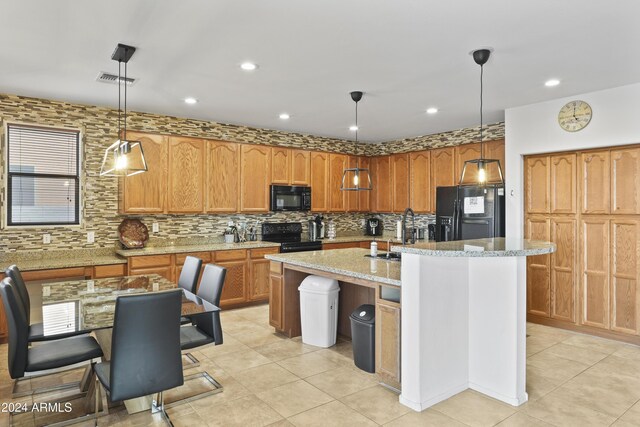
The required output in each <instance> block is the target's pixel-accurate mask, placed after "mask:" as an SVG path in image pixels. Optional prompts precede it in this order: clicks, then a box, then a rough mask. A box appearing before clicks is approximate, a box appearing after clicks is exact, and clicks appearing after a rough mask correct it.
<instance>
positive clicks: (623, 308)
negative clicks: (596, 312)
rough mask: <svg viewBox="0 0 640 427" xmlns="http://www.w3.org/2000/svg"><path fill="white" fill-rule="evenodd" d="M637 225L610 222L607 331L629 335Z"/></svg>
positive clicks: (634, 315)
mask: <svg viewBox="0 0 640 427" xmlns="http://www.w3.org/2000/svg"><path fill="white" fill-rule="evenodd" d="M612 154H613V153H612ZM639 224H640V223H639V222H638V220H636V219H633V220H631V219H617V218H615V219H612V220H611V278H610V279H611V291H610V298H611V304H610V307H611V330H613V331H617V332H622V333H625V334H631V335H638V332H639V331H638V323H639V319H638V315H639V310H638V300H639V298H638V275H639V269H638V248H639V247H640V245H639V244H640V241H639V239H638V231H639V227H638V225H639Z"/></svg>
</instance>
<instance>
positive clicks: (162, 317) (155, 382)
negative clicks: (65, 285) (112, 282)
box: [94, 289, 184, 425]
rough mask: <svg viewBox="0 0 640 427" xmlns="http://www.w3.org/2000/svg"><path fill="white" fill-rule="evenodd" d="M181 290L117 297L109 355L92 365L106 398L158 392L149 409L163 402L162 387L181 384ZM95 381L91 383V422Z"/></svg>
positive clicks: (98, 388)
mask: <svg viewBox="0 0 640 427" xmlns="http://www.w3.org/2000/svg"><path fill="white" fill-rule="evenodd" d="M181 306H182V290H179V289H175V290H172V291H167V292H159V293H151V294H142V295H131V296H122V297H118V299H117V300H116V309H115V315H114V321H113V334H112V338H111V360H110V361H108V362H103V363H98V364H97V365H95V366H94V369H95V373H96V380H97V382H99V383H101V384H102V385H103V386H104V388H105V390H106V392H107V393H108V394H109V396H110V398H111V401H114V402H115V401H121V400H128V399H134V398H137V397H142V396H147V395H153V394H156V393H158V398H157V399H156V400H155V401H154V404H153V406H152V411H153V412H155V411H161V412H162V415H163V417H165V419H166V420H167V421H168V422H169V423H171V422H170V421H169V418H168V416H167V413H166V411H165V407H164V395H163V392H164V391H165V390H169V389H172V388H174V387H179V386H181V385H182V384H183V383H184V377H183V374H182V359H181V354H180V311H181ZM99 401H100V384H96V405H95V408H96V425H97V420H98V406H99V405H98V402H99Z"/></svg>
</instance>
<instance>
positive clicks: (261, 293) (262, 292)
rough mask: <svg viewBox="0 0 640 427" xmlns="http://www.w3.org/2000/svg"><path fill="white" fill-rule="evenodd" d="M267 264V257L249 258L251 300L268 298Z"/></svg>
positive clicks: (268, 262)
mask: <svg viewBox="0 0 640 427" xmlns="http://www.w3.org/2000/svg"><path fill="white" fill-rule="evenodd" d="M269 264H271V261H269V260H268V259H254V260H251V282H250V284H249V299H250V300H251V301H258V300H268V299H269Z"/></svg>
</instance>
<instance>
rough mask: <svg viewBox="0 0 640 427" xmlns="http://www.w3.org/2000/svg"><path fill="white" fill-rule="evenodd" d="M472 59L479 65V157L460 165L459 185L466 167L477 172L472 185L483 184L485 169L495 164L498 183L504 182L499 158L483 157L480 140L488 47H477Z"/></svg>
mask: <svg viewBox="0 0 640 427" xmlns="http://www.w3.org/2000/svg"><path fill="white" fill-rule="evenodd" d="M472 55H473V60H474V61H475V63H476V64H478V65H479V66H480V158H479V159H473V160H467V161H466V162H464V166H463V167H462V174H461V175H460V182H459V183H458V184H459V185H465V184H464V178H465V172H467V169H469V170H475V171H476V172H477V175H476V176H477V178H476V182H475V183H473V184H472V185H476V184H479V185H485V184H486V183H487V169H489V167H490V166H493V165H495V166H496V167H497V169H498V176H499V177H500V184H504V178H503V176H502V167H501V166H500V160H497V159H485V158H484V142H483V140H482V107H483V105H482V95H483V89H484V87H483V77H484V64H486V63H487V61H488V60H489V57H490V56H491V51H490V50H489V49H478V50H475V51H473V52H472Z"/></svg>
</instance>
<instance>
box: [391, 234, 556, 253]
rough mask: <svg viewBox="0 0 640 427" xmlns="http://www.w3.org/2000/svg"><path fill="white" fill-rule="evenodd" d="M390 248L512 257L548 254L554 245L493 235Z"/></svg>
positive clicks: (413, 251) (554, 248)
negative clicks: (482, 237) (486, 237)
mask: <svg viewBox="0 0 640 427" xmlns="http://www.w3.org/2000/svg"><path fill="white" fill-rule="evenodd" d="M391 250H392V251H393V252H402V253H408V254H416V255H427V256H437V257H513V256H533V255H543V254H549V253H551V252H555V251H556V245H555V243H551V242H544V241H541V240H527V239H511V238H509V239H505V238H504V237H495V238H490V239H473V240H456V241H452V242H423V243H416V244H415V245H408V246H392V247H391Z"/></svg>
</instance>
